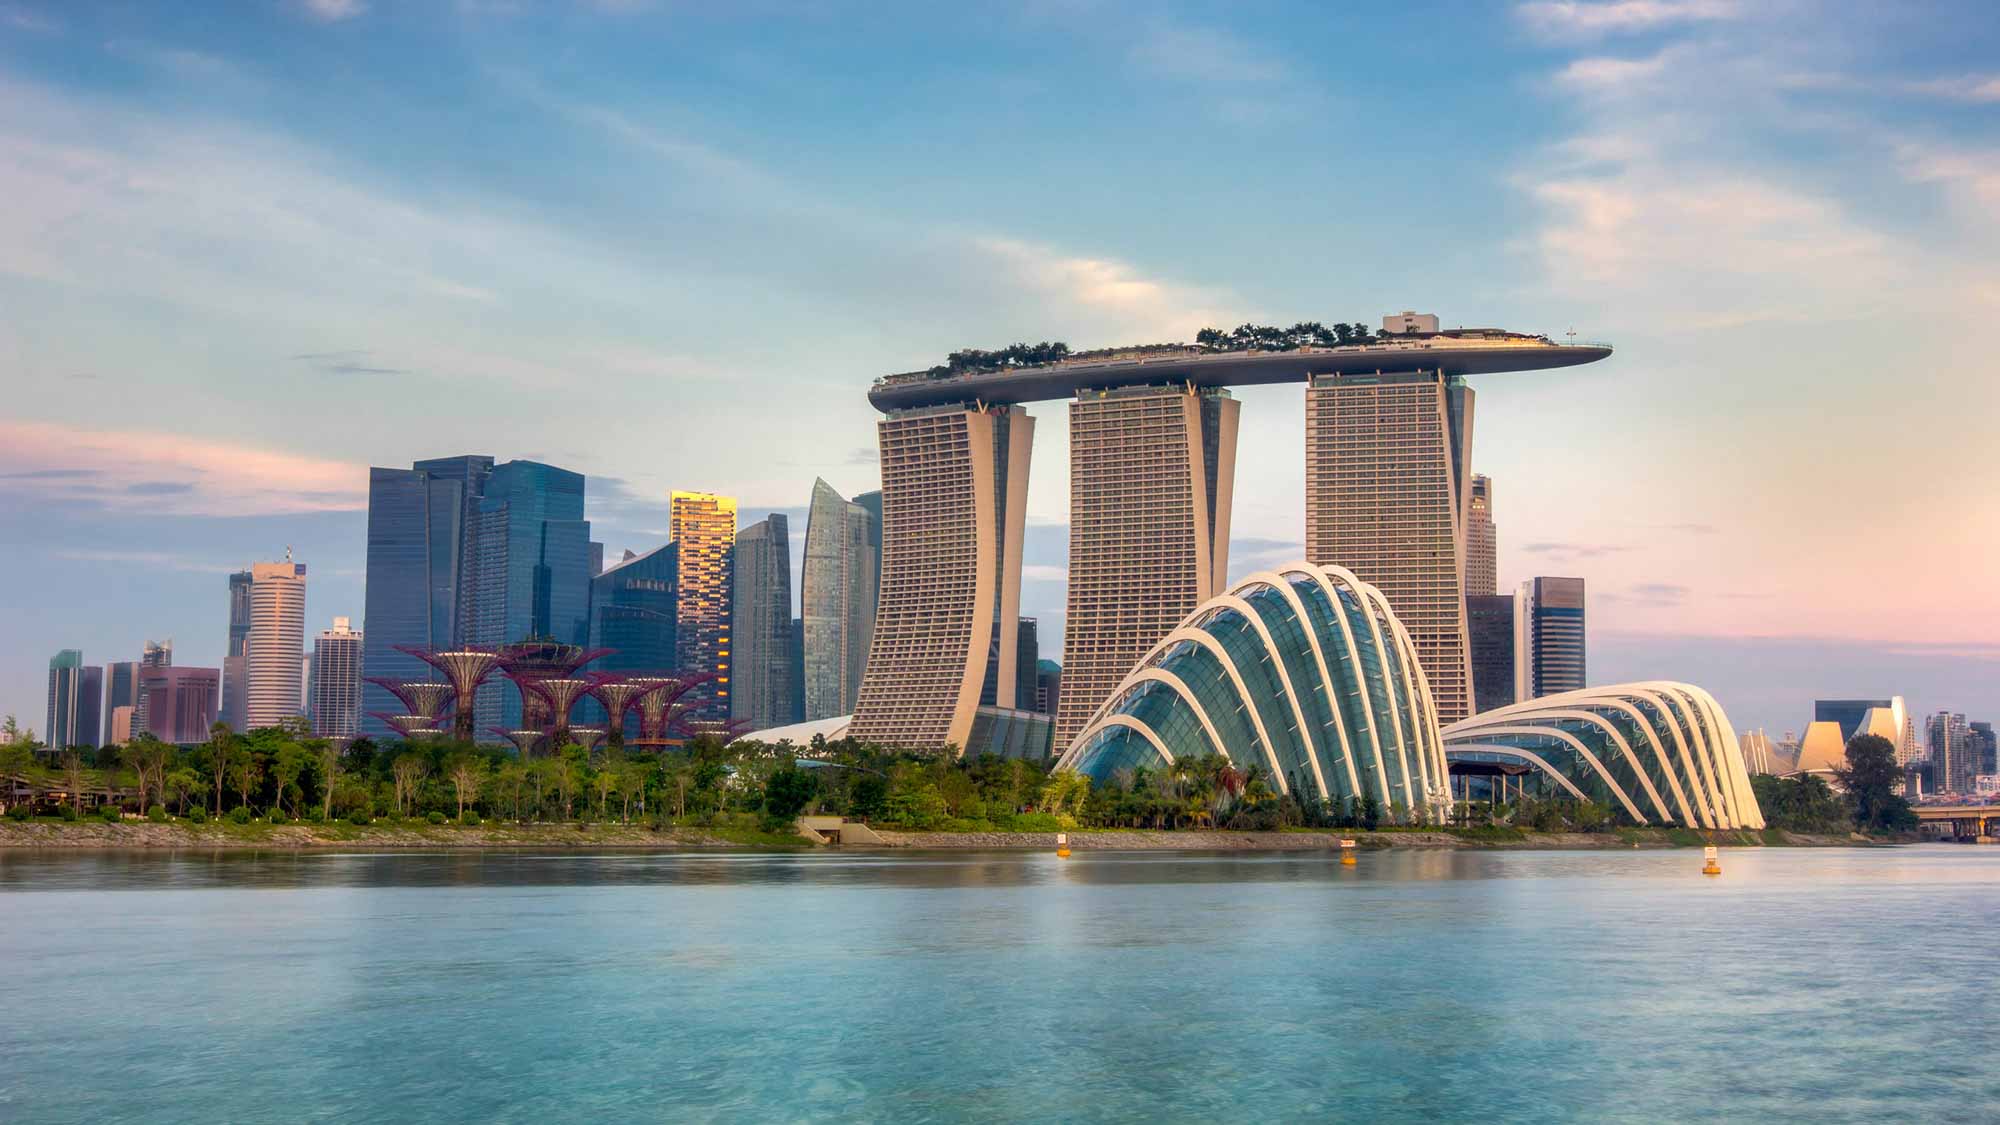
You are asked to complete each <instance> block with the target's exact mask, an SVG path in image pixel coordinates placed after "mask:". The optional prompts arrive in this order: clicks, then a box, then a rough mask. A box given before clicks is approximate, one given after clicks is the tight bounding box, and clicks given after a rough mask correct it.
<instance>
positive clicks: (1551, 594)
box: [1514, 578, 1585, 702]
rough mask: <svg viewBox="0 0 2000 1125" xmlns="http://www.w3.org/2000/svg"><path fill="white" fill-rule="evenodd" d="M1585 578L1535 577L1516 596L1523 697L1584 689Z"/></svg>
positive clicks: (1518, 679)
mask: <svg viewBox="0 0 2000 1125" xmlns="http://www.w3.org/2000/svg"><path fill="white" fill-rule="evenodd" d="M1583 610H1584V599H1583V579H1581V578H1530V579H1528V580H1527V581H1526V582H1523V583H1521V590H1520V593H1519V594H1517V595H1516V597H1515V601H1514V695H1515V698H1516V699H1517V700H1519V701H1521V702H1526V701H1527V700H1530V699H1540V698H1541V697H1542V696H1545V695H1554V694H1556V693H1558V692H1564V691H1580V690H1582V689H1583V688H1584V686H1585V679H1584V615H1583Z"/></svg>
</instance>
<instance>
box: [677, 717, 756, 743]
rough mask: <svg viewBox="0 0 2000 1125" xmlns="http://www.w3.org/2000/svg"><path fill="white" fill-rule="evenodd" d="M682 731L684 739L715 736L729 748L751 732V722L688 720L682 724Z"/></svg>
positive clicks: (743, 720) (739, 720)
mask: <svg viewBox="0 0 2000 1125" xmlns="http://www.w3.org/2000/svg"><path fill="white" fill-rule="evenodd" d="M680 730H681V733H682V734H683V736H684V738H688V739H694V738H700V737H701V736H702V735H705V734H706V735H713V736H714V737H715V738H716V739H717V740H718V741H720V742H721V743H722V744H723V745H724V746H727V745H729V743H731V742H732V741H734V740H736V739H738V738H740V737H742V736H743V735H744V734H746V733H748V732H749V730H750V720H748V719H686V720H684V721H682V722H681V724H680Z"/></svg>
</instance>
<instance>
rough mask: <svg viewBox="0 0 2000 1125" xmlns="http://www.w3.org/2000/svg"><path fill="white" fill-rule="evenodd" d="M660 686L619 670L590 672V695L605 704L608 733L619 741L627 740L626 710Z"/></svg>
mask: <svg viewBox="0 0 2000 1125" xmlns="http://www.w3.org/2000/svg"><path fill="white" fill-rule="evenodd" d="M658 687H659V685H657V684H646V683H641V682H640V681H638V680H635V679H632V678H630V677H628V676H624V675H621V674H619V673H617V672H592V673H591V674H590V695H591V697H592V698H593V699H595V700H597V701H598V702H599V703H601V704H603V705H604V713H605V715H606V716H607V717H606V719H605V725H606V728H607V733H608V734H609V735H610V736H611V737H613V738H615V739H617V740H618V741H619V742H623V741H624V740H625V712H627V711H629V710H631V709H632V707H633V705H634V704H636V703H638V702H639V699H640V697H641V696H643V695H645V694H647V693H648V692H651V691H656V690H658Z"/></svg>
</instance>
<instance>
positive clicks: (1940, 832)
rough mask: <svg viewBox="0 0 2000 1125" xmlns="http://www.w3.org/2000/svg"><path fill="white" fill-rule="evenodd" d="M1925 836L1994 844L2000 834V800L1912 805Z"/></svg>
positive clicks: (1919, 827) (1920, 829)
mask: <svg viewBox="0 0 2000 1125" xmlns="http://www.w3.org/2000/svg"><path fill="white" fill-rule="evenodd" d="M1911 808H1912V809H1913V810H1914V811H1915V812H1916V814H1917V828H1918V830H1919V831H1921V832H1923V833H1924V834H1925V835H1930V836H1949V837H1953V838H1956V839H1960V840H1978V839H1986V840H1991V839H1992V838H1993V834H1994V832H1995V831H1996V830H2000V798H1996V799H1994V800H1991V801H1987V802H1986V803H1984V804H1978V805H1912V806H1911Z"/></svg>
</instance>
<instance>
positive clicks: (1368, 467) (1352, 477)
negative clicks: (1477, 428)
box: [1063, 369, 1518, 723]
mask: <svg viewBox="0 0 2000 1125" xmlns="http://www.w3.org/2000/svg"><path fill="white" fill-rule="evenodd" d="M1472 406H1473V392H1472V389H1471V388H1470V387H1467V386H1466V385H1465V380H1464V379H1463V378H1462V377H1459V376H1456V375H1448V374H1445V373H1444V372H1442V371H1439V370H1436V369H1430V370H1422V369H1419V370H1406V371H1400V372H1398V371H1369V372H1355V373H1337V374H1326V375H1314V376H1312V379H1311V381H1310V382H1309V383H1307V384H1306V557H1307V559H1309V560H1310V561H1312V562H1314V563H1317V564H1321V565H1336V566H1341V567H1345V568H1347V569H1348V570H1349V571H1352V572H1353V573H1354V574H1355V576H1356V577H1358V578H1360V579H1361V580H1362V581H1364V582H1368V583H1370V584H1372V585H1374V586H1375V587H1376V588H1378V589H1380V590H1381V591H1382V593H1383V594H1384V595H1385V596H1387V597H1388V599H1389V605H1390V606H1391V607H1392V608H1394V609H1395V611H1396V614H1397V616H1398V617H1400V618H1401V619H1402V621H1403V624H1404V626H1405V627H1406V628H1407V629H1408V630H1409V632H1410V639H1411V641H1412V642H1413V643H1414V644H1415V646H1416V651H1417V658H1418V660H1419V661H1420V662H1421V663H1422V664H1423V667H1424V673H1425V675H1426V676H1427V677H1429V679H1430V686H1431V693H1432V696H1433V698H1434V699H1435V701H1436V704H1437V711H1438V718H1439V719H1440V720H1441V721H1442V722H1445V723H1452V722H1456V721H1457V720H1459V719H1463V718H1465V717H1466V715H1468V714H1469V713H1470V711H1471V707H1472V693H1471V681H1472V654H1471V648H1470V645H1469V644H1468V641H1467V636H1466V622H1465V583H1464V574H1465V558H1466V542H1465V540H1466V533H1465V517H1466V510H1467V507H1468V505H1467V486H1466V482H1467V480H1468V478H1469V476H1470V474H1469V473H1468V471H1467V466H1468V465H1469V463H1470V460H1471V450H1472ZM1517 651H1518V650H1517ZM1063 674H1064V676H1065V678H1069V677H1072V676H1073V675H1074V674H1075V673H1074V670H1073V669H1072V668H1070V667H1069V663H1068V662H1067V661H1065V662H1064V664H1063ZM1064 694H1065V695H1068V694H1069V692H1067V691H1065V692H1064Z"/></svg>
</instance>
